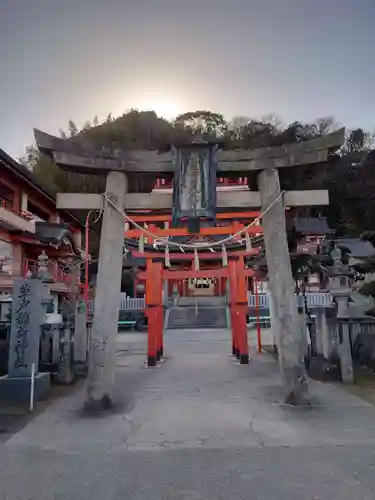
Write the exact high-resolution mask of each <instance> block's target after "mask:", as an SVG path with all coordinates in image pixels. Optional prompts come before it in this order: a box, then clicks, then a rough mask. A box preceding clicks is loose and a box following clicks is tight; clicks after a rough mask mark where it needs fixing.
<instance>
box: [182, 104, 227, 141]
mask: <svg viewBox="0 0 375 500" xmlns="http://www.w3.org/2000/svg"><path fill="white" fill-rule="evenodd" d="M173 125H174V128H176V129H182V130H185V131H188V132H190V133H191V134H192V136H193V137H195V138H202V139H208V140H210V139H211V140H212V139H220V138H222V137H223V136H224V134H225V132H226V131H227V129H228V124H227V122H226V121H225V119H224V117H223V115H221V114H220V113H212V112H211V111H193V112H188V113H183V114H182V115H179V116H177V118H176V119H175V121H174V124H173Z"/></svg>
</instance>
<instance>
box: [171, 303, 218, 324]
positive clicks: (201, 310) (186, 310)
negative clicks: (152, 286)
mask: <svg viewBox="0 0 375 500" xmlns="http://www.w3.org/2000/svg"><path fill="white" fill-rule="evenodd" d="M226 327H227V315H226V308H225V307H216V308H213V307H198V309H196V308H195V307H175V308H172V309H170V311H169V315H168V321H167V325H166V328H167V329H179V328H226Z"/></svg>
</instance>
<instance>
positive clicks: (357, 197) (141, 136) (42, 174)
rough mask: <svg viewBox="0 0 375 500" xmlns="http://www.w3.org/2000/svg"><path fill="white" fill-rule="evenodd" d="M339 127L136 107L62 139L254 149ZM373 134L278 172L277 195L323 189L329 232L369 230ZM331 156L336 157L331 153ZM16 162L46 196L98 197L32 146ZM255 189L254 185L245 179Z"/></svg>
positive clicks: (112, 148) (88, 182)
mask: <svg viewBox="0 0 375 500" xmlns="http://www.w3.org/2000/svg"><path fill="white" fill-rule="evenodd" d="M338 127H339V125H338V124H337V123H336V122H335V120H334V118H332V117H323V118H320V119H318V120H316V121H315V122H313V123H302V122H300V121H295V122H293V123H291V124H289V125H286V126H285V125H283V124H282V122H281V120H280V118H279V117H278V116H277V115H274V114H272V115H269V116H266V117H263V118H262V119H260V120H255V119H251V118H250V117H246V116H237V117H235V118H233V120H232V121H230V122H227V121H226V120H225V119H224V117H223V115H221V114H220V113H213V112H210V111H206V110H198V111H193V112H187V113H183V114H181V115H179V116H178V117H177V118H176V119H175V121H174V122H173V123H171V122H168V121H167V120H165V119H163V118H160V117H158V116H157V114H156V113H155V112H153V111H137V110H135V109H132V110H130V111H129V112H127V113H125V114H123V115H122V116H120V117H118V118H113V116H112V114H111V113H109V114H108V116H107V118H106V119H105V120H104V121H103V122H102V123H100V122H99V119H98V117H97V116H95V117H94V118H93V119H92V120H91V123H90V122H86V123H85V125H84V126H83V128H82V130H79V129H78V127H77V125H76V124H75V123H74V122H73V121H69V123H68V126H67V133H65V132H63V131H61V137H62V138H64V139H66V140H74V141H82V142H83V143H84V146H86V145H87V146H89V147H97V148H99V149H101V150H102V151H106V152H108V153H109V154H116V153H117V152H118V151H119V150H120V151H121V150H126V149H141V150H166V149H168V148H169V146H170V145H171V144H184V143H186V142H189V141H191V140H194V139H198V138H203V139H206V140H219V141H220V142H221V143H223V147H225V148H227V149H235V148H258V147H268V146H275V145H282V144H286V143H294V142H300V141H303V140H307V139H310V138H313V137H318V136H324V135H326V134H328V133H330V132H332V131H334V130H336V129H337V128H338ZM372 141H373V134H370V133H368V132H366V131H364V130H363V129H356V130H352V131H350V132H349V133H348V137H347V140H346V142H345V145H344V147H343V148H342V150H341V151H339V152H337V153H336V154H332V155H331V157H330V160H329V164H328V166H324V165H323V166H322V168H321V169H320V168H316V167H314V168H311V167H310V166H306V167H300V168H298V169H283V170H281V171H280V179H281V187H282V188H283V189H329V192H330V205H329V207H324V208H320V209H319V213H320V215H322V216H326V217H328V222H329V224H330V226H331V227H332V228H334V229H336V230H337V231H338V233H339V234H346V235H350V234H353V235H358V234H359V233H361V232H363V231H365V230H373V228H375V197H374V195H373V194H374V192H375V176H374V166H375V153H374V155H373V156H371V155H372V152H370V153H369V149H370V148H371V145H372ZM333 153H334V152H333ZM22 162H23V163H24V164H25V165H27V166H28V168H30V169H31V170H33V171H34V173H35V175H36V176H37V177H38V179H39V180H40V181H41V182H42V183H43V184H44V185H46V187H48V188H49V189H50V190H51V191H53V192H54V193H56V192H57V191H62V192H64V191H67V190H69V191H77V192H78V191H81V192H100V191H101V190H102V189H103V186H102V184H103V182H102V180H101V179H98V178H96V177H94V176H89V175H82V174H74V173H65V172H61V171H60V170H59V169H58V168H57V167H56V165H54V164H53V162H52V161H51V160H50V159H49V158H46V157H44V156H43V155H41V154H40V153H39V152H38V151H37V150H36V149H35V147H33V146H31V147H29V148H27V150H26V153H25V156H24V157H23V158H22ZM251 182H252V184H254V186H253V185H252V187H253V188H255V189H256V182H255V180H254V182H253V181H251Z"/></svg>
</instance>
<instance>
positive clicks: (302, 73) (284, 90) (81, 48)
mask: <svg viewBox="0 0 375 500" xmlns="http://www.w3.org/2000/svg"><path fill="white" fill-rule="evenodd" d="M374 26H375V0H0V104H1V106H0V113H1V114H0V117H1V119H0V148H1V149H4V150H5V151H6V152H8V153H9V154H11V155H13V156H15V157H17V156H19V155H21V154H22V153H23V151H24V148H25V147H26V146H27V145H28V144H31V143H33V134H32V129H33V127H36V128H40V129H42V130H44V131H46V132H49V133H52V134H57V135H58V133H59V129H67V124H68V121H69V120H73V121H75V122H76V123H77V125H78V126H82V125H83V124H84V122H86V121H87V120H92V119H93V118H94V117H95V116H98V117H99V119H104V118H105V117H106V116H107V115H108V113H109V112H111V113H112V115H113V116H114V117H116V116H119V115H121V114H123V113H124V112H126V111H127V110H129V109H130V108H138V109H155V111H156V112H158V114H160V115H163V116H165V117H166V118H172V117H174V116H176V115H178V114H179V113H182V112H185V111H194V110H197V109H208V110H211V111H216V112H220V113H223V114H224V116H225V117H226V118H227V119H230V118H232V117H233V116H235V115H245V116H250V117H258V118H259V117H261V116H263V115H266V114H269V113H277V114H278V115H280V116H281V118H282V119H283V121H284V122H285V123H288V122H289V123H290V122H292V121H295V120H301V121H304V122H308V121H313V120H315V119H316V118H319V117H322V116H330V115H333V116H334V117H335V119H336V120H337V121H338V122H340V123H342V124H344V125H346V126H347V127H349V128H354V127H359V126H362V127H364V128H366V129H369V130H373V129H374V128H375V62H374V48H375V29H374Z"/></svg>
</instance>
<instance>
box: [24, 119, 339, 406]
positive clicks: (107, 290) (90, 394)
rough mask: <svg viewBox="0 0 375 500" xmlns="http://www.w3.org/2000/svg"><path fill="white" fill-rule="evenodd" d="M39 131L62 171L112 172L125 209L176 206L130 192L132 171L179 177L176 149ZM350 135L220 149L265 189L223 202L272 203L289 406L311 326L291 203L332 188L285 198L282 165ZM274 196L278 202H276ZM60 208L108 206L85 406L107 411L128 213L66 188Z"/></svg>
mask: <svg viewBox="0 0 375 500" xmlns="http://www.w3.org/2000/svg"><path fill="white" fill-rule="evenodd" d="M34 132H35V138H36V142H37V145H38V147H39V149H40V150H41V151H42V152H44V153H47V154H49V155H50V156H52V157H53V159H54V160H55V162H56V163H57V165H59V166H60V167H61V168H62V169H65V170H72V171H75V172H80V173H91V174H101V175H103V174H104V175H106V188H105V191H106V194H107V196H110V198H111V200H112V202H113V203H114V204H115V205H116V207H119V208H121V207H122V209H123V210H124V211H126V210H137V209H171V208H172V195H170V194H165V193H164V194H162V193H157V194H156V195H155V194H154V193H128V192H127V191H128V189H127V187H128V181H127V174H130V175H132V176H134V175H139V174H147V175H150V176H154V177H156V176H158V175H159V176H160V174H161V175H163V174H164V175H173V172H174V171H175V164H174V161H173V157H172V154H171V153H158V152H154V151H132V150H130V151H125V152H124V153H123V154H121V155H118V156H117V157H103V156H101V154H100V153H99V152H95V151H91V152H90V151H84V150H81V151H78V152H77V149H74V148H72V146H71V144H69V142H67V141H64V140H62V139H59V138H57V137H53V136H51V135H48V134H45V133H44V132H41V131H38V130H35V131H34ZM344 136H345V130H344V129H341V130H339V131H337V132H334V133H332V134H329V135H327V136H325V137H321V138H316V139H312V140H309V141H305V142H301V143H297V144H289V145H284V146H280V147H271V148H260V149H255V150H238V151H218V152H217V161H218V164H217V170H218V171H219V172H226V173H229V172H231V173H239V174H240V175H245V176H246V173H250V172H256V173H257V180H258V188H259V192H254V191H250V190H249V191H241V192H236V193H233V192H218V193H217V207H220V208H221V207H259V206H261V207H262V210H263V211H264V210H265V209H267V208H268V207H270V206H271V205H272V208H271V209H270V210H268V211H267V213H266V214H265V215H264V217H263V218H262V225H263V230H264V241H265V248H266V256H267V265H268V274H269V281H270V290H271V294H272V302H273V318H272V320H273V322H272V327H273V329H274V335H275V338H276V342H277V346H278V355H279V365H280V370H281V376H282V382H283V388H284V394H285V401H286V402H287V403H291V404H302V403H304V402H306V401H308V400H309V394H308V387H307V381H306V374H305V368H304V362H303V355H304V347H303V346H304V345H305V342H306V340H305V331H304V330H303V328H301V322H300V317H299V314H298V308H297V299H296V296H295V294H294V288H295V284H294V280H293V277H292V273H291V266H290V260H289V251H288V244H287V237H286V228H285V206H289V207H293V206H313V205H327V204H328V192H327V191H326V190H318V191H289V192H288V191H287V192H285V193H284V194H283V196H281V190H280V182H279V173H278V169H280V168H285V167H298V166H303V165H307V164H319V163H322V162H325V161H327V159H328V154H329V152H330V151H335V150H336V149H338V148H339V147H340V146H341V145H342V143H343V141H344ZM275 200H278V201H277V202H276V203H275ZM57 208H59V209H65V210H66V209H68V210H74V209H79V210H95V209H96V210H100V209H102V210H103V222H102V233H101V240H100V255H99V269H98V276H97V287H96V294H95V315H94V320H93V327H92V338H91V351H90V367H89V376H88V382H87V399H86V406H87V408H88V409H90V410H101V409H106V408H108V407H110V406H111V404H112V398H113V385H114V373H115V342H116V336H117V319H118V305H119V304H118V302H119V301H118V294H119V291H120V287H121V267H122V255H123V240H124V218H123V215H122V214H121V213H120V212H119V211H118V210H116V208H115V207H114V206H113V205H112V204H111V203H108V201H106V200H105V197H104V196H102V195H100V194H90V193H89V194H77V193H61V194H58V195H57Z"/></svg>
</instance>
